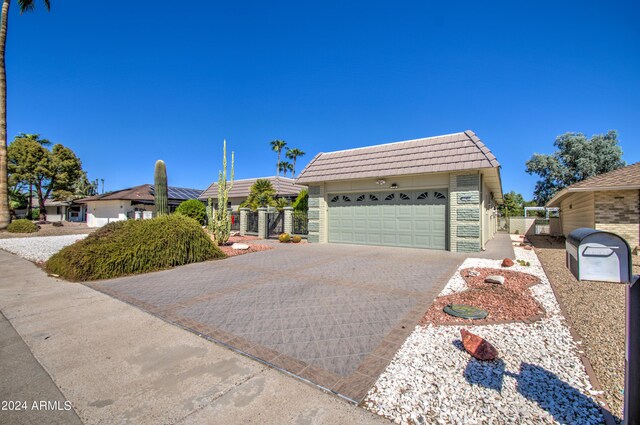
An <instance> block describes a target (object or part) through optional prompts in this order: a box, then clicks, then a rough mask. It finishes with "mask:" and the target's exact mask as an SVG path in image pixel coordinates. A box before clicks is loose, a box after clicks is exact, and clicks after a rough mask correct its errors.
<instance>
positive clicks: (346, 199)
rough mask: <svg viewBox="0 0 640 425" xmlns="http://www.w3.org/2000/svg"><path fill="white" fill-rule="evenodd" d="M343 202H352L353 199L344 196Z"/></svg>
mask: <svg viewBox="0 0 640 425" xmlns="http://www.w3.org/2000/svg"><path fill="white" fill-rule="evenodd" d="M342 200H343V201H344V202H351V198H349V197H348V196H343V197H342Z"/></svg>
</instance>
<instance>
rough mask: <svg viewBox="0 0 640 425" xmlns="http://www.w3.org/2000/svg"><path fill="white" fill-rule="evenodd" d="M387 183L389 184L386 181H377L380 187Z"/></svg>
mask: <svg viewBox="0 0 640 425" xmlns="http://www.w3.org/2000/svg"><path fill="white" fill-rule="evenodd" d="M386 183H387V182H386V181H385V180H384V179H378V180H377V181H376V184H378V185H380V186H382V185H384V184H386Z"/></svg>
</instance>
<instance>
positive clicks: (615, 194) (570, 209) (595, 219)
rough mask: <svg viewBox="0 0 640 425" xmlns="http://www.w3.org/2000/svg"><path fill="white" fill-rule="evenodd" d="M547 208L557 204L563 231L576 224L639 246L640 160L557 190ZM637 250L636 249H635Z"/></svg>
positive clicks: (572, 228) (570, 228)
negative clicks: (613, 234)
mask: <svg viewBox="0 0 640 425" xmlns="http://www.w3.org/2000/svg"><path fill="white" fill-rule="evenodd" d="M547 206H548V207H560V221H561V226H562V233H563V234H564V235H565V236H567V235H568V234H569V233H570V232H571V231H572V230H574V229H577V228H578V227H590V228H593V229H598V230H605V231H608V232H612V233H616V234H618V235H620V236H622V237H623V238H625V239H626V240H627V242H628V243H629V245H630V246H631V247H632V248H633V247H638V245H640V241H639V238H640V162H637V163H635V164H632V165H629V166H626V167H623V168H619V169H617V170H614V171H611V172H609V173H605V174H600V175H598V176H594V177H590V178H588V179H585V180H583V181H581V182H578V183H575V184H572V185H571V186H569V187H566V188H564V189H562V190H561V191H560V192H558V193H557V194H556V195H555V196H554V197H553V198H551V200H549V202H547ZM636 249H637V248H636Z"/></svg>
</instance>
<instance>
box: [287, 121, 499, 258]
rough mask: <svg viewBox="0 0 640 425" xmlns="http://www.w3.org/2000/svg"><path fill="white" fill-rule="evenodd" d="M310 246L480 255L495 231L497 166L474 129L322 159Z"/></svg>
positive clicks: (314, 178)
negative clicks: (401, 248)
mask: <svg viewBox="0 0 640 425" xmlns="http://www.w3.org/2000/svg"><path fill="white" fill-rule="evenodd" d="M296 182H297V183H299V184H305V185H308V186H309V241H310V242H337V243H349V244H366V245H387V246H404V247H417V248H432V249H447V250H450V251H469V252H473V251H479V250H481V249H484V246H485V244H486V243H487V241H489V240H490V239H491V238H492V237H493V235H494V234H495V232H496V230H497V211H496V204H497V203H502V183H501V180H500V164H499V163H498V161H497V160H496V158H495V156H493V154H492V153H491V151H490V150H489V149H488V148H487V147H486V146H485V145H484V144H483V143H482V142H481V141H480V139H479V138H478V137H477V136H476V135H475V133H473V132H472V131H465V132H463V133H456V134H450V135H445V136H437V137H429V138H426V139H417V140H409V141H406V142H397V143H390V144H385V145H378V146H371V147H365V148H357V149H349V150H344V151H337V152H329V153H320V154H318V155H316V157H315V158H313V160H311V162H310V163H309V164H308V165H307V166H306V167H305V169H304V170H303V171H302V172H301V173H300V176H299V177H298V179H297V180H296Z"/></svg>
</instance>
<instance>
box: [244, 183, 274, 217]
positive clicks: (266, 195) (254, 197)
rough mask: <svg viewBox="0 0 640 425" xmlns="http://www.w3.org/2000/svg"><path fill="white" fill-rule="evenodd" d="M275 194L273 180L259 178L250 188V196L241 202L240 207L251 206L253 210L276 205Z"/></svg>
mask: <svg viewBox="0 0 640 425" xmlns="http://www.w3.org/2000/svg"><path fill="white" fill-rule="evenodd" d="M275 196H276V190H275V189H274V188H273V185H272V184H271V182H270V181H269V180H267V179H258V180H256V182H255V183H254V184H253V185H252V186H251V189H249V196H247V199H246V200H245V201H244V202H242V204H240V207H242V208H251V210H253V211H255V210H257V209H258V208H263V207H268V206H272V207H274V206H276V201H275V199H274V197H275Z"/></svg>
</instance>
